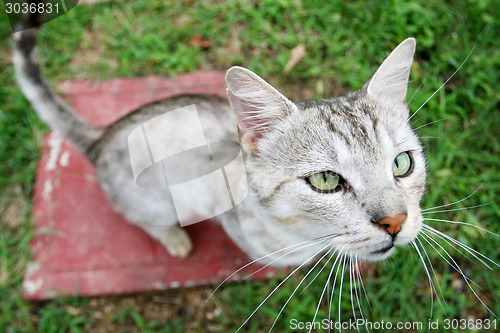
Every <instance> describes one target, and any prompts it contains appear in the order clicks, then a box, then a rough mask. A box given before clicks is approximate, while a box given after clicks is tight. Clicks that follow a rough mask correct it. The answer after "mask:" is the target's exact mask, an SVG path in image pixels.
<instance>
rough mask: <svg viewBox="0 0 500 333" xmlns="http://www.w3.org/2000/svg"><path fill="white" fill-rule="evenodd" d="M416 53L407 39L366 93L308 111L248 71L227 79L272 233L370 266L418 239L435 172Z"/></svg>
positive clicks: (312, 105)
mask: <svg viewBox="0 0 500 333" xmlns="http://www.w3.org/2000/svg"><path fill="white" fill-rule="evenodd" d="M414 52H415V39H413V38H408V39H406V40H405V41H403V42H402V43H401V44H400V45H399V46H398V47H397V48H396V49H395V50H394V51H393V52H392V53H391V54H390V55H389V57H387V59H386V60H385V61H384V62H383V63H382V65H381V66H380V67H379V69H378V70H377V72H376V73H375V74H374V76H373V77H372V79H371V80H370V81H369V82H368V83H367V84H365V85H364V86H363V88H361V89H360V90H359V91H357V92H354V93H351V94H349V95H347V96H343V97H338V98H332V99H323V100H314V101H307V102H301V103H293V102H291V101H290V100H289V99H287V98H286V97H285V96H283V95H282V94H281V93H279V92H278V91H277V90H276V89H275V88H273V87H272V86H271V85H269V84H268V83H267V82H265V81H264V80H263V79H261V78H260V77H259V76H257V75H256V74H254V73H253V72H251V71H249V70H247V69H244V68H241V67H233V68H231V69H230V70H229V71H228V72H227V75H226V82H227V85H228V89H227V92H228V97H229V101H230V104H231V108H232V110H233V112H234V113H235V114H236V116H237V119H238V126H239V137H240V143H241V146H242V149H243V151H244V152H245V163H246V168H247V173H248V177H249V179H250V185H251V187H252V189H253V192H254V193H256V195H257V196H258V200H259V202H260V203H261V205H262V207H263V209H267V210H268V212H269V213H270V215H271V216H272V220H271V221H269V223H276V224H277V225H278V226H279V227H278V228H282V229H283V230H284V231H285V230H286V232H287V233H290V232H292V233H294V234H296V235H300V236H301V237H302V238H303V239H306V240H313V239H321V238H323V239H326V238H327V239H328V242H330V244H331V245H332V246H334V247H336V248H337V249H339V250H340V249H342V251H343V252H344V253H348V254H351V255H357V257H358V258H359V259H365V260H371V261H376V260H382V259H385V258H387V257H389V256H390V255H391V254H392V253H393V252H394V245H406V244H408V243H410V242H411V241H412V240H414V239H415V237H416V236H417V234H418V233H419V231H420V229H421V227H422V215H421V210H420V206H419V202H420V199H421V197H422V195H423V193H424V189H425V178H426V171H425V160H424V156H423V152H422V146H421V144H420V142H419V140H418V138H417V136H416V135H415V134H414V133H413V131H412V129H411V127H410V124H409V122H408V117H409V110H408V107H407V105H406V92H407V85H408V78H409V73H410V69H411V65H412V62H413V54H414Z"/></svg>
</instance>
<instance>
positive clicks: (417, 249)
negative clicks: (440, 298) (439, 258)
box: [411, 238, 436, 318]
mask: <svg viewBox="0 0 500 333" xmlns="http://www.w3.org/2000/svg"><path fill="white" fill-rule="evenodd" d="M417 239H418V238H417ZM411 243H412V244H413V247H414V248H415V250H416V251H417V253H418V256H419V257H420V260H421V261H422V265H423V266H424V269H425V273H426V274H427V279H428V280H429V289H430V292H431V315H430V318H432V314H433V311H434V293H435V292H436V288H435V287H434V283H433V282H432V277H431V274H430V272H429V268H428V267H427V264H426V263H425V260H424V257H423V256H422V253H421V252H420V249H419V247H418V245H417V243H416V242H415V240H414V241H412V242H411Z"/></svg>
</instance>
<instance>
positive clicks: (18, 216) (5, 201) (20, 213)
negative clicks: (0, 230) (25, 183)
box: [0, 184, 28, 228]
mask: <svg viewBox="0 0 500 333" xmlns="http://www.w3.org/2000/svg"><path fill="white" fill-rule="evenodd" d="M27 209H28V204H27V203H26V200H25V199H24V195H23V192H22V188H21V186H20V185H19V184H16V185H13V186H11V187H10V188H9V189H8V190H7V191H6V195H4V196H3V197H2V198H0V218H1V220H0V221H1V222H2V224H3V225H4V226H6V227H9V228H17V227H19V226H20V225H21V224H22V222H23V218H24V216H25V214H26V212H27Z"/></svg>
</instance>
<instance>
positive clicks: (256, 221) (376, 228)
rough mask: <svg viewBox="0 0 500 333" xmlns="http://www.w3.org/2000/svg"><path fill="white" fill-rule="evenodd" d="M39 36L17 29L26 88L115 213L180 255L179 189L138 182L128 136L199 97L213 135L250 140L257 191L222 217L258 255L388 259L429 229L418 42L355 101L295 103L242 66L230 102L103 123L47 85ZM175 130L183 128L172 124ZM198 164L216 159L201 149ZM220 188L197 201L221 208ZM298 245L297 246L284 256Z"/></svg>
mask: <svg viewBox="0 0 500 333" xmlns="http://www.w3.org/2000/svg"><path fill="white" fill-rule="evenodd" d="M37 34H38V29H35V28H33V29H29V30H25V31H22V32H18V33H16V34H15V48H14V55H13V61H14V64H15V68H16V73H17V77H18V80H19V85H20V87H21V89H22V90H23V92H24V94H25V95H26V97H27V98H28V99H29V100H30V102H31V104H32V105H33V107H34V108H35V110H36V112H37V113H38V114H39V116H40V117H41V118H42V119H43V120H44V121H45V122H46V123H47V124H48V125H49V126H50V127H51V128H52V129H53V130H54V131H56V132H59V133H60V134H61V135H63V136H64V137H66V138H67V139H69V140H70V141H71V142H72V143H73V144H74V145H75V146H76V147H77V148H78V149H79V150H81V151H82V152H83V153H84V154H85V155H86V156H87V157H88V158H89V159H90V160H91V161H92V162H93V163H94V165H95V167H96V171H97V174H98V178H99V182H100V184H101V186H102V188H103V190H104V191H105V193H106V194H107V196H108V197H109V198H110V199H111V200H112V202H113V203H114V205H115V208H116V210H117V211H118V212H120V213H121V214H123V216H124V217H125V218H126V219H127V220H128V221H130V222H131V223H133V224H135V225H137V226H139V227H141V228H143V229H144V230H145V231H146V232H147V233H148V234H150V235H151V236H152V237H154V238H155V239H157V240H158V241H159V242H161V244H162V245H163V246H164V247H165V248H166V249H167V250H168V252H169V253H171V254H172V255H174V256H179V257H185V256H187V255H188V254H189V252H190V251H191V250H192V244H191V242H190V240H189V237H188V235H187V233H186V232H185V231H184V230H183V229H182V228H181V227H179V225H178V221H177V220H176V219H175V216H176V214H175V210H174V207H173V204H172V203H171V198H170V196H169V194H168V192H167V191H155V190H147V189H143V188H140V187H138V186H137V185H136V183H135V181H134V177H133V175H132V170H131V168H130V159H129V151H128V147H127V137H128V135H129V134H130V132H131V131H132V130H133V129H134V128H136V127H137V126H139V125H140V124H142V123H144V122H145V121H147V120H149V119H151V118H153V117H155V116H157V115H161V114H164V113H165V112H167V111H170V110H174V109H178V108H180V107H183V106H188V105H191V104H195V105H196V106H197V108H198V112H199V115H200V117H201V118H202V123H204V124H211V128H210V129H208V130H206V131H205V132H206V133H207V134H208V135H209V136H210V137H208V138H207V141H233V142H238V141H239V142H240V145H241V148H242V151H243V153H244V159H245V167H246V170H247V177H248V180H249V184H250V187H249V192H250V193H249V195H248V197H247V198H246V199H245V200H244V201H243V202H242V203H241V204H240V205H238V206H237V207H236V208H234V209H233V210H231V211H229V212H227V213H225V214H223V215H221V216H219V217H218V219H219V220H220V221H221V222H222V225H223V227H224V229H225V230H226V232H227V233H228V234H229V235H230V236H231V238H232V239H233V240H234V241H235V242H236V244H238V245H239V246H240V247H241V248H242V249H243V250H244V251H245V252H246V253H247V254H248V255H249V256H250V257H252V258H261V257H264V258H263V260H264V261H266V262H268V263H272V264H274V265H292V266H298V265H302V264H303V263H304V262H305V261H307V260H309V259H310V258H311V257H314V256H315V255H316V254H318V253H320V252H321V251H323V250H325V249H335V250H336V251H338V252H342V253H343V254H346V255H348V256H352V257H354V256H356V258H358V259H362V260H369V261H378V260H383V259H386V258H388V257H389V256H390V255H391V254H393V252H394V246H396V245H397V246H401V245H406V244H408V243H410V242H412V241H413V240H414V239H415V238H416V236H417V235H418V233H419V231H420V230H421V228H422V215H421V210H420V207H419V201H420V199H421V197H422V195H423V193H424V189H425V179H426V171H425V161H424V156H423V153H422V146H421V145H420V143H419V140H418V138H417V136H416V135H415V134H414V133H413V131H412V129H411V127H410V125H409V123H408V117H409V111H408V108H407V105H406V101H405V99H406V91H407V84H408V77H409V73H410V68H411V65H412V61H413V54H414V51H415V39H413V38H408V39H406V40H405V41H403V42H402V43H401V44H400V45H399V46H398V47H397V48H396V49H395V50H394V51H393V52H392V53H391V54H390V55H389V57H388V58H387V59H386V60H385V61H384V62H383V63H382V65H381V66H380V68H379V69H378V70H377V72H376V73H375V75H374V76H373V78H372V79H371V80H370V81H369V82H368V83H367V84H366V85H365V86H364V87H363V88H361V89H360V90H359V91H357V92H354V93H351V94H349V95H347V96H344V97H339V98H332V99H324V100H314V101H307V102H301V103H293V102H291V101H290V100H289V99H287V98H286V97H285V96H283V95H282V94H280V93H279V92H278V91H277V90H276V89H275V88H273V87H272V86H271V85H269V84H268V83H266V82H265V81H264V80H263V79H261V78H260V77H259V76H257V75H256V74H254V73H253V72H251V71H249V70H247V69H244V68H241V67H233V68H231V69H230V70H229V71H228V72H227V75H226V81H227V87H228V88H227V93H228V98H229V103H227V101H226V100H223V99H220V98H217V97H213V96H179V97H176V98H172V99H169V100H165V101H162V102H160V103H156V104H152V105H149V106H146V107H143V108H141V109H140V110H137V111H136V112H134V113H133V114H131V115H129V116H127V117H124V118H123V119H121V120H120V121H118V122H116V123H115V124H113V125H111V126H109V127H107V128H96V127H94V126H92V125H90V124H88V123H86V122H85V121H83V120H82V119H81V118H79V117H78V116H77V115H76V114H75V113H73V112H72V111H71V109H70V107H69V106H68V105H67V104H66V103H65V102H64V101H63V100H62V99H61V98H59V97H58V96H57V95H56V94H55V93H54V92H53V91H52V90H51V89H50V88H49V87H48V85H47V84H46V82H45V80H44V79H43V77H42V75H41V72H40V69H39V66H38V63H37V60H36V58H35V43H36V39H37ZM237 129H238V130H239V131H237ZM164 131H170V132H172V133H176V131H179V129H178V126H176V125H175V124H172V125H171V126H170V127H168V126H167V127H166V128H164ZM197 163H199V165H203V164H205V163H207V161H206V160H205V159H204V157H202V156H200V158H199V159H198V161H197ZM151 181H154V180H151ZM209 193H210V192H208V190H207V192H203V191H201V192H200V193H198V196H197V197H195V198H190V200H192V201H193V202H197V203H199V204H200V205H202V206H203V205H205V206H210V205H217V202H215V201H214V200H213V197H212V196H210V195H209ZM299 245H300V247H297V246H299ZM291 246H296V248H295V250H292V251H289V252H288V253H287V254H286V255H282V254H280V251H281V250H283V249H287V248H290V247H291Z"/></svg>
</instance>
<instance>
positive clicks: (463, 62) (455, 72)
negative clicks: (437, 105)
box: [407, 43, 477, 122]
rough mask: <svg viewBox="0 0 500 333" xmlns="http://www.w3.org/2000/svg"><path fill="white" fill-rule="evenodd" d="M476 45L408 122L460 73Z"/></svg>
mask: <svg viewBox="0 0 500 333" xmlns="http://www.w3.org/2000/svg"><path fill="white" fill-rule="evenodd" d="M476 45H477V43H476V44H474V46H473V47H472V50H470V52H469V54H468V55H467V57H466V58H465V60H464V61H462V63H461V64H460V66H458V68H457V69H456V70H455V71H454V72H453V74H451V76H450V77H449V78H448V79H447V80H446V81H445V82H444V83H443V84H442V85H441V86H440V87H439V88H438V89H437V90H436V91H435V92H434V93H433V94H432V95H430V96H429V98H427V99H426V100H425V102H424V103H423V104H422V105H421V106H420V107H419V108H418V109H417V111H415V112H414V113H413V114H412V115H411V116H410V117H409V118H408V120H407V122H408V121H410V120H411V118H413V117H414V116H415V115H416V114H417V113H418V111H420V110H421V109H422V108H423V107H424V106H425V105H426V104H427V103H428V102H429V101H430V100H431V99H432V97H434V95H436V94H437V93H438V92H439V91H440V90H441V89H443V87H444V86H445V85H446V84H447V83H448V82H450V80H451V79H452V78H453V77H454V76H455V75H456V74H457V73H458V71H459V70H460V69H462V66H463V65H464V64H465V63H466V62H467V60H469V58H470V56H471V54H472V52H474V49H475V48H476Z"/></svg>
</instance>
